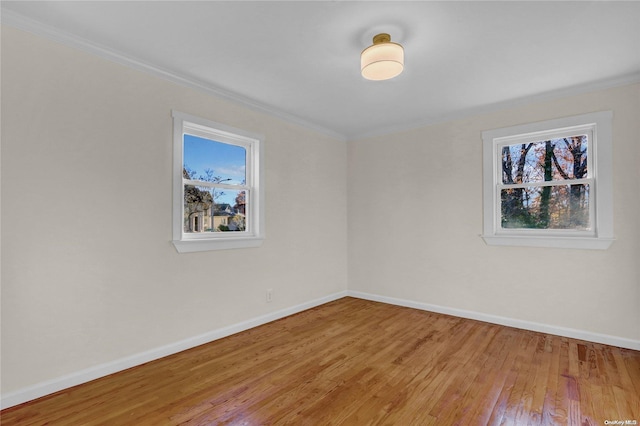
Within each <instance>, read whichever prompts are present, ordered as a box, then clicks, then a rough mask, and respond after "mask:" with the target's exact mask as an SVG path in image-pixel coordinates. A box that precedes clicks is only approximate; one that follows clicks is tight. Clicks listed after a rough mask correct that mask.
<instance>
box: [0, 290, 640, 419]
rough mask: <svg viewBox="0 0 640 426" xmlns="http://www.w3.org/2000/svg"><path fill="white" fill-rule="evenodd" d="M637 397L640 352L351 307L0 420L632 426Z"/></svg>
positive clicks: (146, 368) (304, 317)
mask: <svg viewBox="0 0 640 426" xmlns="http://www.w3.org/2000/svg"><path fill="white" fill-rule="evenodd" d="M639 395H640V352H638V351H633V350H628V349H622V348H617V347H612V346H607V345H601V344H596V343H590V342H584V341H580V340H574V339H568V338H564V337H558V336H553V335H548V334H541V333H535V332H530V331H523V330H518V329H513V328H508V327H503V326H498V325H492V324H487V323H483V322H478V321H473V320H467V319H461V318H456V317H452V316H447V315H441V314H434V313H429V312H424V311H419V310H414V309H409V308H403V307H398V306H392V305H386V304H381V303H376V302H370V301H365V300H360V299H354V298H348V297H347V298H344V299H340V300H337V301H335V302H331V303H328V304H326V305H323V306H320V307H317V308H314V309H310V310H308V311H305V312H302V313H299V314H296V315H293V316H290V317H287V318H284V319H281V320H279V321H275V322H272V323H270V324H266V325H264V326H261V327H257V328H255V329H252V330H249V331H246V332H243V333H240V334H236V335H233V336H230V337H227V338H225V339H221V340H218V341H216V342H213V343H210V344H207V345H203V346H199V347H197V348H194V349H191V350H188V351H185V352H182V353H179V354H176V355H173V356H169V357H167V358H163V359H161V360H158V361H154V362H151V363H148V364H145V365H142V366H139V367H135V368H132V369H130V370H127V371H123V372H120V373H117V374H113V375H111V376H108V377H105V378H102V379H98V380H95V381H93V382H90V383H86V384H83V385H80V386H77V387H74V388H71V389H68V390H65V391H62V392H59V393H57V394H53V395H50V396H47V397H44V398H41V399H39V400H36V401H33V402H29V403H27V404H23V405H21V406H17V407H12V408H9V409H6V410H4V411H3V412H2V413H1V416H2V417H1V419H2V425H7V426H9V425H23V426H24V425H44V424H48V425H177V424H188V425H201V424H207V425H208V424H233V425H270V424H271V425H274V424H295V425H338V424H342V425H431V424H433V425H435V424H437V425H454V424H458V425H551V424H554V425H556V424H557V425H604V424H606V423H605V421H615V420H622V421H625V420H629V421H634V420H635V421H636V424H637V423H640V396H639ZM628 424H634V423H628Z"/></svg>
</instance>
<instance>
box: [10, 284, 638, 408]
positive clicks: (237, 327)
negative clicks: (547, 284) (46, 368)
mask: <svg viewBox="0 0 640 426" xmlns="http://www.w3.org/2000/svg"><path fill="white" fill-rule="evenodd" d="M345 296H351V297H356V298H359V299H365V300H371V301H375V302H382V303H388V304H391V305H398V306H405V307H408V308H414V309H420V310H423V311H430V312H437V313H441V314H446V315H453V316H457V317H461V318H469V319H474V320H478V321H484V322H488V323H492V324H500V325H505V326H508V327H515V328H520V329H524V330H531V331H538V332H541V333H549V334H555V335H558V336H564V337H571V338H574V339H580V340H587V341H590V342H595V343H603V344H606V345H612V346H619V347H622V348H628V349H634V350H640V341H637V340H632V339H626V338H623V337H617V336H610V335H606V334H598V333H592V332H589V331H584V330H576V329H572V328H564V327H558V326H554V325H549V324H541V323H536V322H530V321H523V320H518V319H513V318H506V317H500V316H496V315H489V314H483V313H480V312H474V311H467V310H464V309H456V308H449V307H446V306H439V305H431V304H429V303H423V302H416V301H412V300H405V299H397V298H394V297H387V296H381V295H377V294H371V293H364V292H359V291H353V290H345V291H341V292H338V293H334V294H330V295H328V296H325V297H321V298H319V299H314V300H311V301H309V302H305V303H301V304H299V305H296V306H292V307H289V308H285V309H281V310H279V311H275V312H272V313H269V314H266V315H262V316H259V317H255V318H252V319H249V320H247V321H243V322H240V323H238V324H233V325H230V326H227V327H223V328H219V329H216V330H212V331H210V332H208V333H205V334H201V335H199V336H194V337H191V338H188V339H185V340H181V341H178V342H175V343H171V344H169V345H165V346H161V347H158V348H155V349H151V350H149V351H146V352H142V353H139V354H135V355H132V356H129V357H125V358H121V359H118V360H115V361H112V362H108V363H105V364H101V365H97V366H95V367H90V368H87V369H84V370H80V371H77V372H75V373H71V374H68V375H66V376H62V377H58V378H55V379H52V380H47V381H45V382H41V383H37V384H35V385H33V386H29V387H26V388H23V389H20V390H18V391H15V392H11V393H8V394H6V395H2V396H1V397H0V408H1V409H4V408H8V407H13V406H14V405H18V404H22V403H24V402H28V401H31V400H34V399H37V398H40V397H42V396H45V395H49V394H52V393H55V392H58V391H61V390H64V389H67V388H70V387H72V386H76V385H79V384H82V383H86V382H89V381H91V380H95V379H98V378H100V377H104V376H108V375H109V374H113V373H117V372H118V371H122V370H126V369H128V368H131V367H135V366H137V365H141V364H144V363H146V362H149V361H153V360H156V359H159V358H162V357H165V356H168V355H173V354H175V353H178V352H182V351H184V350H187V349H190V348H194V347H196V346H200V345H203V344H205V343H209V342H213V341H214V340H218V339H222V338H223V337H227V336H230V335H232V334H235V333H239V332H241V331H245V330H248V329H250V328H254V327H258V326H260V325H263V324H266V323H269V322H271V321H275V320H278V319H280V318H284V317H287V316H289V315H293V314H296V313H298V312H302V311H305V310H307V309H311V308H314V307H316V306H320V305H323V304H325V303H328V302H332V301H334V300H338V299H341V298H343V297H345Z"/></svg>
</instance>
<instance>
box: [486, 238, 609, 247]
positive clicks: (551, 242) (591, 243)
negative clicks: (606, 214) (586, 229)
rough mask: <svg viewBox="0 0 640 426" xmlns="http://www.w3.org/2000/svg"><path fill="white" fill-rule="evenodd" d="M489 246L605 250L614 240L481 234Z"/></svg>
mask: <svg viewBox="0 0 640 426" xmlns="http://www.w3.org/2000/svg"><path fill="white" fill-rule="evenodd" d="M481 237H482V239H483V240H484V242H485V243H486V244H487V245H489V246H523V247H551V248H573V249H588V250H606V249H608V248H609V247H610V246H611V243H613V242H614V241H615V239H614V238H597V237H557V236H531V235H528V236H521V235H517V236H511V235H509V236H507V235H500V236H496V235H481Z"/></svg>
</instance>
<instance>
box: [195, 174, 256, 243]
mask: <svg viewBox="0 0 640 426" xmlns="http://www.w3.org/2000/svg"><path fill="white" fill-rule="evenodd" d="M247 199H248V197H247V193H246V191H235V190H228V189H221V188H207V187H203V186H193V185H185V186H184V225H183V226H184V232H185V233H194V232H227V231H236V232H242V231H245V230H246V228H247V219H246V214H247Z"/></svg>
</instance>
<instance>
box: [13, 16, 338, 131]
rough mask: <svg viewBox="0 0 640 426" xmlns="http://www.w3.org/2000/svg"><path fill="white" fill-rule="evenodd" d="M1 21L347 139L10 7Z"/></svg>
mask: <svg viewBox="0 0 640 426" xmlns="http://www.w3.org/2000/svg"><path fill="white" fill-rule="evenodd" d="M1 22H2V25H7V26H10V27H13V28H16V29H19V30H22V31H26V32H29V33H32V34H35V35H37V36H40V37H44V38H47V39H49V40H52V41H54V42H57V43H60V44H63V45H66V46H68V47H72V48H75V49H78V50H81V51H83V52H85V53H89V54H92V55H96V56H99V57H101V58H103V59H106V60H108V61H111V62H115V63H118V64H120V65H124V66H127V67H129V68H133V69H135V70H138V71H142V72H145V73H148V74H151V75H154V76H156V77H160V78H162V79H164V80H167V81H170V82H172V83H175V84H179V85H181V86H184V87H188V88H190V89H195V90H197V91H199V92H202V93H205V94H208V95H211V96H215V97H218V98H222V99H225V100H227V101H231V102H234V103H236V104H240V105H242V106H244V107H246V108H249V109H251V110H253V111H257V112H261V113H265V114H268V115H271V116H273V117H276V118H279V119H281V120H283V121H286V122H288V123H291V124H296V125H298V126H301V127H304V128H307V129H309V130H313V131H315V132H319V133H322V134H325V135H327V136H330V137H332V138H334V139H337V140H340V141H343V142H346V141H347V137H346V136H345V135H343V134H341V133H338V132H336V131H334V130H332V129H329V128H327V127H324V126H320V125H318V124H316V123H313V122H311V121H308V120H305V119H303V118H300V117H298V116H295V115H292V114H289V113H287V112H284V111H282V110H281V109H279V108H277V107H274V106H272V105H267V104H264V103H262V102H259V101H257V100H255V99H252V98H249V97H246V96H243V95H240V94H238V93H235V92H231V91H229V90H225V89H222V88H220V87H217V86H214V85H212V84H209V83H205V82H203V81H200V80H198V79H194V78H192V77H189V76H185V75H181V74H180V73H177V72H175V71H173V70H170V69H165V68H161V67H158V66H156V65H153V64H151V63H148V62H145V61H142V60H139V59H137V58H134V57H131V56H129V55H126V54H124V53H122V52H119V51H116V50H114V49H111V48H109V47H106V46H102V45H100V44H98V43H94V42H92V41H89V40H87V39H84V38H82V37H79V36H76V35H74V34H71V33H68V32H66V31H62V30H60V29H58V28H55V27H52V26H50V25H47V24H45V23H43V22H40V21H36V20H33V19H30V18H27V17H25V16H24V15H21V14H18V13H15V12H13V11H11V10H6V9H2V17H1Z"/></svg>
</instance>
